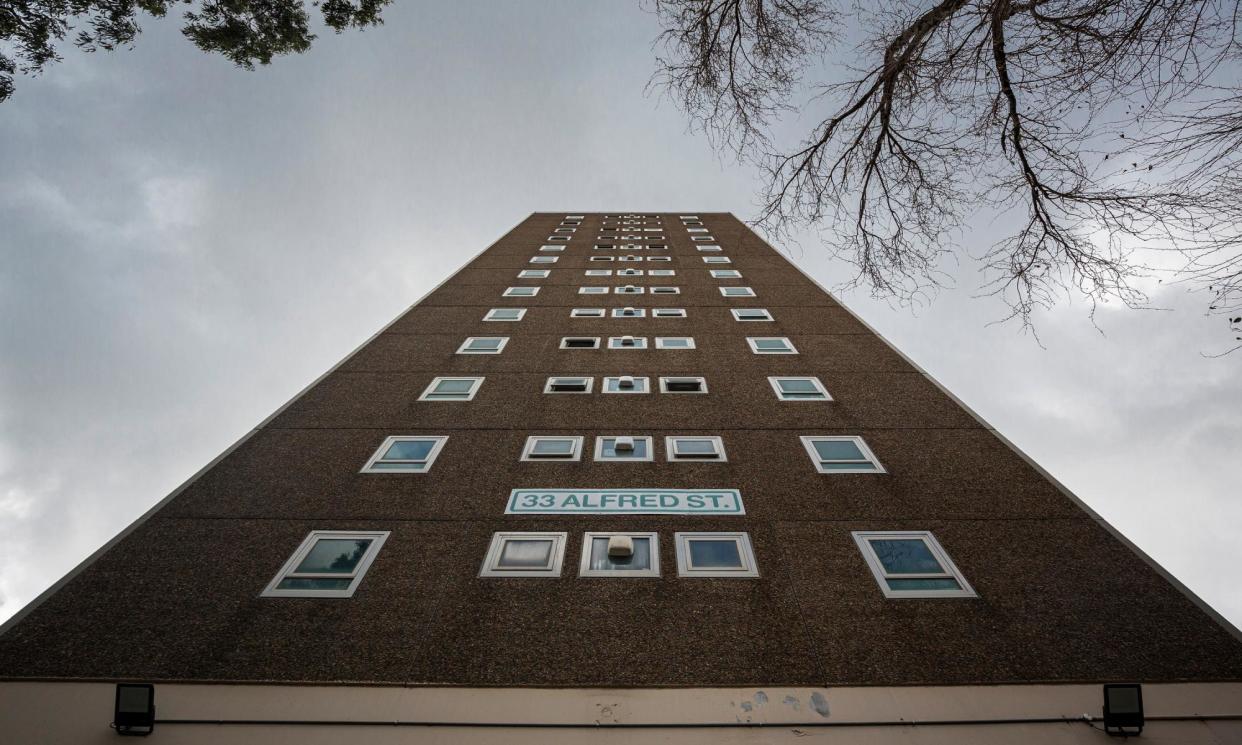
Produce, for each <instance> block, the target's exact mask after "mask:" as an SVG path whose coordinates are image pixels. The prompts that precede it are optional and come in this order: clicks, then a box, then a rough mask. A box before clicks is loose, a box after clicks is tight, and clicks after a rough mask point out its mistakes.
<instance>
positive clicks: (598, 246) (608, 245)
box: [593, 236, 617, 251]
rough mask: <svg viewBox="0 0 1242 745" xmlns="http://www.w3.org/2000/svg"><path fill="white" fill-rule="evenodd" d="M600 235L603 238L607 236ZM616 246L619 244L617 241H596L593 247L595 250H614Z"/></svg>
mask: <svg viewBox="0 0 1242 745" xmlns="http://www.w3.org/2000/svg"><path fill="white" fill-rule="evenodd" d="M600 237H601V238H603V237H605V236H600ZM616 247H617V244H615V243H596V244H595V246H594V247H593V250H595V251H611V250H613V249H614V248H616Z"/></svg>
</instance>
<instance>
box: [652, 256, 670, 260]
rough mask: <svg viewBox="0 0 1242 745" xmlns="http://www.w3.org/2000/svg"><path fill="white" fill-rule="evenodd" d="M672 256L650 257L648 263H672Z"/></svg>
mask: <svg viewBox="0 0 1242 745" xmlns="http://www.w3.org/2000/svg"><path fill="white" fill-rule="evenodd" d="M672 260H673V257H672V256H648V257H647V261H672Z"/></svg>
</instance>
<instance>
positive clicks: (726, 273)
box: [707, 269, 742, 279]
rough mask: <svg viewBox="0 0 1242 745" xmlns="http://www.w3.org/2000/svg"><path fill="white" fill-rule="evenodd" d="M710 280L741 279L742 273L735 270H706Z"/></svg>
mask: <svg viewBox="0 0 1242 745" xmlns="http://www.w3.org/2000/svg"><path fill="white" fill-rule="evenodd" d="M707 273H708V274H710V275H712V279H742V273H741V272H739V271H738V270H736V269H708V270H707Z"/></svg>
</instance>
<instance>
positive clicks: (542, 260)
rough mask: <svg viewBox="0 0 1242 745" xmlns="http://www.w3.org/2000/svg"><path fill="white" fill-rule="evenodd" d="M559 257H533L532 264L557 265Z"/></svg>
mask: <svg viewBox="0 0 1242 745" xmlns="http://www.w3.org/2000/svg"><path fill="white" fill-rule="evenodd" d="M559 258H560V257H559V256H532V257H531V260H530V263H532V264H555V263H556V260H557V259H559Z"/></svg>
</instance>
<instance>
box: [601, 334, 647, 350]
mask: <svg viewBox="0 0 1242 745" xmlns="http://www.w3.org/2000/svg"><path fill="white" fill-rule="evenodd" d="M630 338H631V339H633V340H634V343H633V344H631V345H628V346H627V345H625V344H623V343H622V342H623V341H624V340H625V337H624V336H610V337H608V348H609V349H646V348H647V337H645V336H631V337H630Z"/></svg>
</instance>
